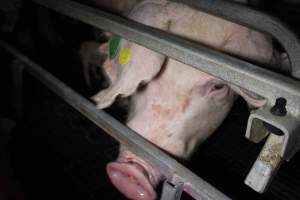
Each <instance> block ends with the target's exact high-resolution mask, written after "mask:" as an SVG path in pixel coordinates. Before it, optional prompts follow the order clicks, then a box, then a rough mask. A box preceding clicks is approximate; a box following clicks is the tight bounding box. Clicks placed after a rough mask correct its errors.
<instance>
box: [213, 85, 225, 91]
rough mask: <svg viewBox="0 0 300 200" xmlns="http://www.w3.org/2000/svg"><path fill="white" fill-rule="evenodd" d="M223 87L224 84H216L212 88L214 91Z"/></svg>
mask: <svg viewBox="0 0 300 200" xmlns="http://www.w3.org/2000/svg"><path fill="white" fill-rule="evenodd" d="M224 87H226V85H225V84H216V85H215V86H214V90H221V89H223V88H224Z"/></svg>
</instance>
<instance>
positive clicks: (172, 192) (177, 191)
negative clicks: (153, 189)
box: [160, 180, 183, 200]
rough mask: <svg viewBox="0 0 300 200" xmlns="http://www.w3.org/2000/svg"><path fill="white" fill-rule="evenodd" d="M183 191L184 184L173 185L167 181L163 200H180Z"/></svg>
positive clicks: (164, 186) (162, 196)
mask: <svg viewBox="0 0 300 200" xmlns="http://www.w3.org/2000/svg"><path fill="white" fill-rule="evenodd" d="M182 191H183V184H179V185H173V184H171V183H170V182H169V181H168V180H165V182H164V185H163V191H162V195H161V197H160V199H161V200H180V198H181V194H182Z"/></svg>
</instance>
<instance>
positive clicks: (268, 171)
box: [245, 106, 300, 193]
mask: <svg viewBox="0 0 300 200" xmlns="http://www.w3.org/2000/svg"><path fill="white" fill-rule="evenodd" d="M271 111H272V108H271V107H270V106H265V107H263V108H261V109H258V110H255V111H253V112H252V113H251V114H250V117H249V120H248V125H247V130H246V137H247V138H248V139H249V140H251V141H253V142H255V143H258V142H260V141H261V140H263V139H264V138H265V137H266V136H268V135H269V137H268V139H267V141H266V143H265V145H264V147H263V148H262V151H261V152H260V154H259V156H258V157H257V159H256V161H255V163H254V165H253V167H252V168H251V170H250V172H249V174H248V176H247V178H246V180H245V184H247V185H248V186H250V187H251V188H252V189H254V190H255V191H257V192H259V193H263V192H264V191H265V190H266V189H267V186H268V185H269V184H270V182H271V180H272V179H273V177H274V176H275V175H276V172H277V170H278V169H279V167H280V165H281V163H282V161H283V160H287V161H288V160H290V159H291V158H292V157H293V155H294V154H295V153H296V152H297V151H298V150H299V148H300V135H299V134H297V132H298V131H299V129H300V119H299V117H293V116H292V115H290V114H287V115H286V116H276V115H274V114H272V113H271ZM265 122H266V123H267V124H270V125H272V126H274V127H276V128H278V129H279V131H280V132H282V133H283V135H281V136H280V135H275V134H273V133H271V132H270V130H268V129H267V128H266V127H265V126H264V123H265Z"/></svg>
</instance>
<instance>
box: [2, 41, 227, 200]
mask: <svg viewBox="0 0 300 200" xmlns="http://www.w3.org/2000/svg"><path fill="white" fill-rule="evenodd" d="M0 48H3V49H4V50H6V51H7V52H9V53H10V54H12V55H13V56H14V57H15V59H16V60H14V62H13V64H12V65H13V70H14V77H15V78H14V85H15V87H14V88H17V89H16V90H15V91H14V92H16V94H15V95H14V96H15V97H16V98H18V101H17V102H16V104H17V105H15V107H16V108H21V107H23V106H22V102H21V101H20V99H22V98H21V96H22V76H21V73H22V70H23V69H24V70H26V71H28V72H29V73H30V74H31V75H32V76H33V77H35V78H36V79H38V80H39V81H41V82H42V83H43V84H44V85H46V86H47V87H48V88H49V89H50V90H51V91H53V92H54V93H55V94H56V95H58V96H59V97H60V98H62V99H63V100H64V101H66V102H67V103H69V104H70V105H71V106H73V107H74V108H75V109H76V110H78V111H79V112H80V113H81V114H83V115H84V116H86V117H87V118H88V119H90V120H91V121H92V122H93V123H95V124H96V125H97V126H99V127H100V128H102V129H103V130H104V131H106V132H107V133H108V134H109V135H111V136H112V137H113V138H115V139H116V140H117V141H119V142H120V143H121V144H123V145H125V146H126V147H127V148H128V149H129V150H130V151H132V152H133V153H135V154H136V155H138V156H140V157H141V158H143V159H144V160H145V161H147V162H149V163H151V165H152V166H153V167H155V168H156V169H158V171H159V172H161V174H162V175H163V176H164V177H165V179H166V181H165V184H168V183H172V184H176V185H177V184H183V183H184V189H185V190H188V191H189V192H188V193H189V194H190V195H191V196H193V198H195V199H197V200H200V199H201V200H223V199H224V200H226V199H229V198H228V197H227V196H226V195H224V194H222V193H221V192H220V191H218V190H217V189H215V188H214V187H213V186H211V185H210V184H208V183H207V182H205V181H204V180H202V179H201V178H199V177H198V176H197V175H195V174H194V173H192V172H191V171H190V170H188V169H187V168H185V167H184V166H182V165H181V164H179V163H178V162H177V161H176V160H174V159H173V158H171V157H170V156H168V155H167V154H166V153H164V152H162V151H161V150H159V149H158V148H157V147H155V146H154V145H152V144H151V143H150V142H148V141H147V140H146V139H144V138H143V137H142V136H140V135H139V134H137V133H136V132H134V131H132V130H131V129H130V128H128V127H127V126H124V125H123V124H122V123H120V122H118V121H117V120H116V119H114V118H113V117H111V116H110V115H108V114H107V113H105V112H104V111H102V110H98V109H96V106H95V105H94V104H93V103H91V102H90V101H89V100H88V99H86V98H84V97H82V96H81V95H79V94H78V93H76V92H75V91H73V90H72V89H71V88H69V87H68V86H67V85H65V84H64V83H63V82H61V81H60V80H58V79H57V78H55V77H54V76H53V75H51V74H50V73H49V72H47V71H46V70H44V69H43V68H42V67H41V66H39V65H38V64H36V63H35V62H33V61H32V60H30V59H29V58H28V57H26V56H25V55H23V54H22V53H21V52H19V51H18V50H16V49H15V48H13V47H12V46H10V45H9V44H7V43H5V42H4V41H0ZM168 185H169V184H168ZM181 191H182V188H181ZM173 192H174V194H175V193H176V194H177V193H178V190H177V189H176V190H168V192H167V194H168V196H170V195H171V193H173ZM164 195H166V194H164ZM175 196H176V195H175ZM177 197H178V195H177ZM179 197H180V196H179ZM169 199H170V198H169Z"/></svg>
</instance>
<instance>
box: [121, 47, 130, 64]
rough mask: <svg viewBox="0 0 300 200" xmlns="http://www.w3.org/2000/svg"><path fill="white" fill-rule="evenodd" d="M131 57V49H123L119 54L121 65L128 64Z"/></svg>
mask: <svg viewBox="0 0 300 200" xmlns="http://www.w3.org/2000/svg"><path fill="white" fill-rule="evenodd" d="M130 59H131V51H130V49H129V48H125V49H123V50H122V52H121V53H120V56H119V63H120V64H121V65H126V64H127V63H128V62H129V61H130Z"/></svg>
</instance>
